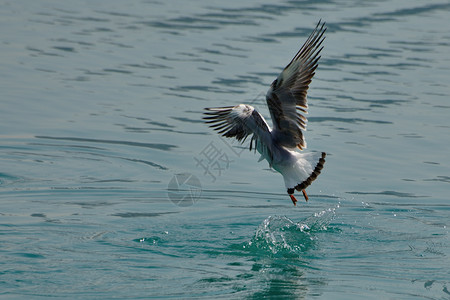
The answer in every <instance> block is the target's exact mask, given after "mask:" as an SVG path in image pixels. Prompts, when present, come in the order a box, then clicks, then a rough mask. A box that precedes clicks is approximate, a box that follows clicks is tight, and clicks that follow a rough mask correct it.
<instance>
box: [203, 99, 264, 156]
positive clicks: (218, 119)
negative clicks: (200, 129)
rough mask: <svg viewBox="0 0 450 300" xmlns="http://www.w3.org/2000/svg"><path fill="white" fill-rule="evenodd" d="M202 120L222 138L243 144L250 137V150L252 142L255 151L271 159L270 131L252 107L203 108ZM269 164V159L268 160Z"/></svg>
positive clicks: (241, 105) (240, 105) (242, 105)
mask: <svg viewBox="0 0 450 300" xmlns="http://www.w3.org/2000/svg"><path fill="white" fill-rule="evenodd" d="M205 110H207V112H205V115H206V116H205V117H203V119H204V120H206V123H209V124H211V125H210V127H212V128H213V129H214V130H217V131H218V132H219V133H220V134H221V135H222V136H224V137H228V138H231V137H235V138H236V139H237V140H238V141H240V142H244V141H245V139H247V137H248V136H249V135H251V136H252V137H251V142H250V150H252V146H253V142H255V149H256V148H257V147H258V148H259V149H261V150H262V153H261V154H263V155H264V156H265V157H266V158H271V157H272V151H271V145H272V138H271V135H270V131H271V129H270V128H269V126H268V125H267V122H266V120H264V117H263V116H261V114H260V113H259V112H257V111H256V110H255V108H254V107H253V106H250V105H246V104H239V105H236V106H227V107H214V108H205ZM268 161H269V163H271V159H270V160H269V159H268Z"/></svg>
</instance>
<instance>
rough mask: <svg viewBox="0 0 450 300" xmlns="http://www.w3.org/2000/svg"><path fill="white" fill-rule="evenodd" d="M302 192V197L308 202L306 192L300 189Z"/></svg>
mask: <svg viewBox="0 0 450 300" xmlns="http://www.w3.org/2000/svg"><path fill="white" fill-rule="evenodd" d="M302 193H303V197H305V200H306V202H308V199H309V198H308V195H307V194H306V191H305V190H302Z"/></svg>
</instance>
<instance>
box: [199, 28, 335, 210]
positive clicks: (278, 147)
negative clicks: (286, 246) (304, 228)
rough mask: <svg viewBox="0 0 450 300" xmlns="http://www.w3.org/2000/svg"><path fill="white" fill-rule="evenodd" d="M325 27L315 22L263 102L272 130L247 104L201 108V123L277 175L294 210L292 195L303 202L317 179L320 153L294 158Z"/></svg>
mask: <svg viewBox="0 0 450 300" xmlns="http://www.w3.org/2000/svg"><path fill="white" fill-rule="evenodd" d="M325 31H326V27H325V22H322V21H321V20H320V21H319V22H318V23H317V26H316V27H315V29H314V30H313V32H312V33H311V34H310V35H309V37H308V39H307V40H306V42H305V43H304V44H303V46H302V47H301V48H300V50H299V51H298V52H297V54H296V55H295V56H294V58H293V59H292V60H291V62H290V63H289V64H288V65H287V66H286V67H285V68H284V70H283V71H282V72H281V73H280V75H279V76H278V77H277V79H275V80H274V81H273V82H272V84H271V86H270V88H269V90H268V92H267V94H266V102H267V107H268V108H269V111H270V117H271V119H272V128H271V127H270V126H269V125H268V124H267V122H266V120H265V119H264V117H263V116H262V115H261V114H260V113H259V112H258V111H256V110H255V108H254V107H253V106H251V105H248V104H239V105H236V106H226V107H210V108H205V110H206V112H204V115H205V116H204V117H203V119H204V120H205V122H206V123H208V124H209V126H210V127H212V128H213V129H214V130H216V131H218V133H219V134H221V135H222V136H224V137H227V138H236V139H237V140H238V141H239V142H241V143H243V142H244V141H245V140H246V139H247V137H249V136H251V139H250V146H249V148H250V151H251V150H252V148H253V149H254V150H255V151H258V152H259V153H260V154H261V157H260V159H259V160H258V162H260V161H261V160H263V159H266V160H267V161H268V162H269V166H270V167H271V168H273V169H274V170H276V171H277V172H279V173H281V175H283V179H284V183H285V186H286V188H287V193H288V195H289V196H290V198H291V200H292V203H293V204H294V206H295V205H296V203H297V199H296V198H295V196H294V191H295V190H297V191H302V193H303V197H304V198H305V200H306V201H308V195H307V194H306V190H305V189H306V188H307V187H308V186H309V185H310V184H311V183H312V182H313V181H314V180H315V179H316V178H317V176H319V174H320V172H321V170H322V168H323V166H324V164H325V156H326V153H325V152H309V153H300V152H298V151H297V149H299V150H303V149H306V142H305V139H304V137H303V131H305V130H306V123H307V119H306V117H305V115H306V114H307V113H308V112H307V108H308V104H307V100H306V93H307V91H308V85H309V83H310V82H311V79H312V78H313V76H314V74H315V70H316V68H317V66H318V61H319V59H320V55H319V54H320V52H321V51H322V49H323V46H322V42H323V41H324V39H325V36H324V33H325Z"/></svg>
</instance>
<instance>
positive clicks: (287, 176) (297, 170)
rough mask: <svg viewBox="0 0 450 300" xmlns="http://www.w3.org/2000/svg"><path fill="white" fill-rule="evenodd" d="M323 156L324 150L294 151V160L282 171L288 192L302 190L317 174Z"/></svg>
mask: <svg viewBox="0 0 450 300" xmlns="http://www.w3.org/2000/svg"><path fill="white" fill-rule="evenodd" d="M325 156H326V153H325V152H321V153H320V152H312V153H311V152H310V153H299V152H296V153H295V159H296V161H295V162H294V164H293V165H292V166H291V167H290V168H288V169H287V170H284V172H283V173H282V174H283V178H284V182H285V184H286V188H287V189H288V193H289V192H290V193H289V194H292V193H293V192H294V189H296V190H297V191H302V190H304V189H305V188H307V187H308V186H309V185H310V184H311V183H312V182H313V181H314V180H315V179H316V178H317V176H319V174H320V172H321V171H322V169H323V165H324V164H325Z"/></svg>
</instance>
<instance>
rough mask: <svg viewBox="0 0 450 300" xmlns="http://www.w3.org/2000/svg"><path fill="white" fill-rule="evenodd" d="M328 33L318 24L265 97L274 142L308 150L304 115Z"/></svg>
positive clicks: (323, 25) (323, 24)
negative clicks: (323, 43) (308, 94)
mask: <svg viewBox="0 0 450 300" xmlns="http://www.w3.org/2000/svg"><path fill="white" fill-rule="evenodd" d="M325 31H326V27H325V23H321V21H319V23H318V24H317V26H316V28H315V29H314V31H313V32H312V33H311V35H310V36H309V37H308V39H307V40H306V42H305V43H304V44H303V46H302V47H301V48H300V50H299V51H298V52H297V54H296V55H295V56H294V58H293V59H292V61H291V62H290V63H289V64H288V65H287V66H286V67H285V68H284V70H283V71H282V72H281V73H280V75H279V76H278V78H277V79H276V80H275V81H274V82H273V83H272V85H271V87H270V89H269V91H268V92H267V95H266V101H267V106H268V107H269V111H270V115H271V117H272V122H273V135H274V139H275V140H276V142H277V143H279V144H280V145H282V146H285V147H287V148H295V147H298V148H300V149H303V148H306V142H305V140H304V138H303V133H302V130H305V129H306V122H307V119H306V117H305V116H304V115H303V114H306V113H307V108H308V104H307V99H306V94H307V91H308V88H309V84H310V82H311V79H312V78H313V76H314V74H315V70H316V68H317V65H318V61H319V59H320V56H319V54H320V52H321V50H322V48H323V47H322V46H321V45H322V42H323V40H324V39H325V37H324V33H325ZM302 113H303V114H302Z"/></svg>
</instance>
